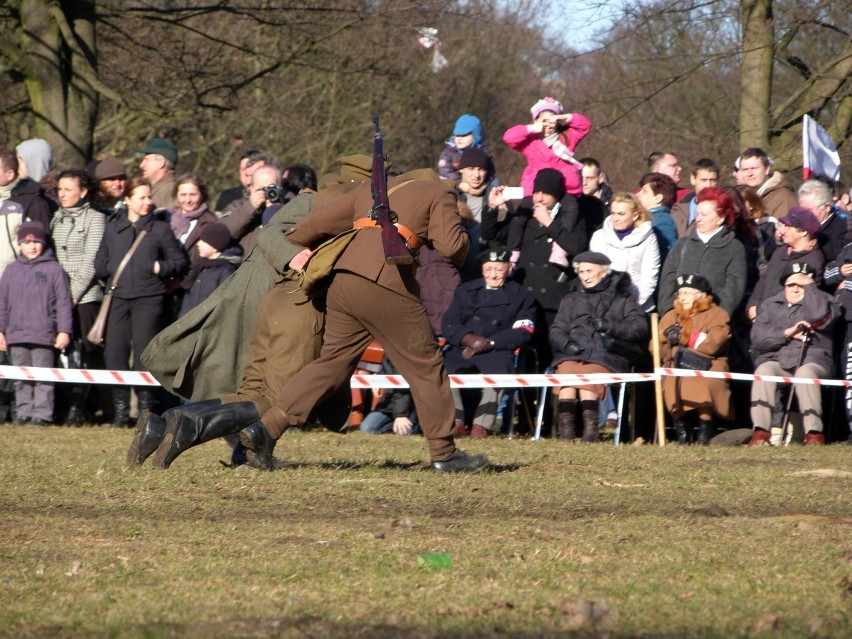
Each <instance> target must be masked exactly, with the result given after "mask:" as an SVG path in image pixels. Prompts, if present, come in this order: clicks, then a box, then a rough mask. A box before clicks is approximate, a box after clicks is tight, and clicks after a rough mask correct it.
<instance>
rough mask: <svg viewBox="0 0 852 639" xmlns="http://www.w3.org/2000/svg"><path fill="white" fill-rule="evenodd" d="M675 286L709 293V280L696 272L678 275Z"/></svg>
mask: <svg viewBox="0 0 852 639" xmlns="http://www.w3.org/2000/svg"><path fill="white" fill-rule="evenodd" d="M677 288H678V289H682V288H694V289H695V290H696V291H701V292H702V293H710V282H708V281H707V278H706V277H704V276H703V275H699V274H698V273H692V274H690V275H678V276H677Z"/></svg>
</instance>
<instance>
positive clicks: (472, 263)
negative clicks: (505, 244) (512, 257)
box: [456, 178, 501, 282]
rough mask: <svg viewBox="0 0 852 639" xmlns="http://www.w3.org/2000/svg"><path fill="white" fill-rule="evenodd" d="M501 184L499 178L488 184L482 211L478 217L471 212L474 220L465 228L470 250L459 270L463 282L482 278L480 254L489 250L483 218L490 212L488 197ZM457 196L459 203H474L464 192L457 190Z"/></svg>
mask: <svg viewBox="0 0 852 639" xmlns="http://www.w3.org/2000/svg"><path fill="white" fill-rule="evenodd" d="M500 184H501V183H500V179H499V178H494V179H493V180H491V181H489V182H488V183H487V185H486V187H485V190H484V191H483V192H482V196H481V197H482V209H481V210H480V212H479V215H478V216H477V215H476V214H475V213H474V211H473V209H472V208H471V211H470V212H471V214H472V215H473V218H472V219H471V220H470V223H469V224H467V225H466V226H465V231H466V232H467V234H468V237H470V250H468V252H467V257H466V258H465V261H464V264H462V265H461V268H460V269H459V271H460V273H461V277H462V280H464V281H465V282H468V281H470V280H476V279H479V278H480V277H482V269H481V268H480V265H479V254H480V253H481V252H482V251H484V250H486V249H487V248H488V242H487V240H485V239H483V237H482V218H483V216H484V215H485V214H486V211H487V210H488V197H489V195H490V194H491V191H492V190H493V189H494V187H497V186H500ZM456 195H457V196H458V198H459V202H462V203H464V204H465V205H469V204H470V203H471V202H472V199H473V196H471V195H469V194H467V193H464V192H463V191H460V190H458V189H456ZM468 208H470V206H468Z"/></svg>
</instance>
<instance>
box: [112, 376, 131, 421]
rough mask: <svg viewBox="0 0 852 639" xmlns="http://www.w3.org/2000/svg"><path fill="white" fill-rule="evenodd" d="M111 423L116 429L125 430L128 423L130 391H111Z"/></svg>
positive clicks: (125, 389) (122, 389) (124, 388)
mask: <svg viewBox="0 0 852 639" xmlns="http://www.w3.org/2000/svg"><path fill="white" fill-rule="evenodd" d="M112 413H113V414H112V423H113V425H114V426H116V427H118V428H126V427H128V426H130V425H131V424H132V422H131V421H130V389H129V388H127V387H126V386H125V387H120V388H113V389H112Z"/></svg>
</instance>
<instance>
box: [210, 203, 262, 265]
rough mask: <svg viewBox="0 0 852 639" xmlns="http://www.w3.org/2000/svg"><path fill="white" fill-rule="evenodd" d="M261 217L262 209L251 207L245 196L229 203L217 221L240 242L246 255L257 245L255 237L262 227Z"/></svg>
mask: <svg viewBox="0 0 852 639" xmlns="http://www.w3.org/2000/svg"><path fill="white" fill-rule="evenodd" d="M262 218H263V209H257V208H255V207H253V206H252V204H251V202H250V201H249V199H248V198H247V197H246V198H242V199H239V200H236V201H235V202H232V203H231V204H229V205H228V208H227V209H226V210H225V214H224V215H223V216H222V218H221V219H220V220H219V221H220V222H221V223H222V224H224V225H225V226H226V227H228V230H229V231H230V232H231V237H232V238H233V239H234V240H235V241H237V242H239V243H240V246H241V247H242V249H243V254H244V255H248V254H249V253H251V252H252V250H254V247H255V246H257V237H258V234H259V233H260V229H261V228H263V227H262V226H261V221H262Z"/></svg>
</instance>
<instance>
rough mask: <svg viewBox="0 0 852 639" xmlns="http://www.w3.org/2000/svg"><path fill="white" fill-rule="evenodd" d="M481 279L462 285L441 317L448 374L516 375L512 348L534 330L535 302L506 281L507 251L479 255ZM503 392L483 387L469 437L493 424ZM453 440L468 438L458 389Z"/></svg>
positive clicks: (527, 339) (479, 434) (491, 429)
mask: <svg viewBox="0 0 852 639" xmlns="http://www.w3.org/2000/svg"><path fill="white" fill-rule="evenodd" d="M479 263H480V264H481V265H482V266H481V271H480V272H481V273H482V277H481V278H479V279H477V280H473V281H470V282H463V283H462V284H460V285H459V286H458V288H456V292H455V295H454V296H453V301H452V302H451V303H450V307H449V308H448V309H447V312H446V313H445V314H444V320H443V325H442V333H443V335H444V337H446V339H447V344H448V345H449V348H447V350H446V351H445V352H444V365H445V366H446V367H447V370H448V371H449V372H450V373H461V372H465V373H468V372H470V373H514V372H515V349H517V348H520V347H522V346H525V345H527V344H528V343H529V342H530V340H531V339H532V335H533V331H534V330H535V317H536V313H537V308H536V301H535V298H534V297H533V296H532V295H531V294H530V293H529V292H528V291H527V290H526V289H525V288H524V287H523V286H521V285H520V284H518V283H517V282H514V281H511V280H508V279H507V278H508V277H509V268H510V264H509V252H508V251H507V250H506V249H489V250H486V251H484V252H482V253H481V254H480V255H479ZM502 395H503V390H502V389H499V390H498V389H495V388H484V389H482V398H481V399H480V401H479V405H478V406H477V408H476V412H475V413H474V416H473V427H472V430H471V431H470V435H471V437H473V438H475V439H482V438H484V437H485V435H486V434H487V433H488V432H494V431H496V430H498V429H497V427H496V425H495V421H496V415H497V407H498V405H499V404H500V399H501V397H502ZM453 400H454V401H455V406H456V418H455V433H456V436H457V437H459V436H464V435H466V434H467V428H466V426H465V411H464V405H463V403H462V396H461V393H460V392H459V389H457V388H454V389H453Z"/></svg>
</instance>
